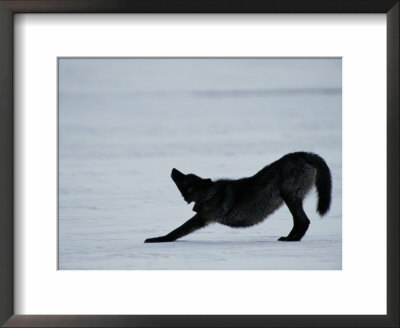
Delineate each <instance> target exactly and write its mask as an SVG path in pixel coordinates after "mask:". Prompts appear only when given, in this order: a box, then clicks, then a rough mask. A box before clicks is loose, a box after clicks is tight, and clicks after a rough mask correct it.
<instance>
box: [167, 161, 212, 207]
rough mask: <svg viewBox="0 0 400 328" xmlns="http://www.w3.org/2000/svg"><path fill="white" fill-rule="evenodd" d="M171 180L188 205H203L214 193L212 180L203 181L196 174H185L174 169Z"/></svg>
mask: <svg viewBox="0 0 400 328" xmlns="http://www.w3.org/2000/svg"><path fill="white" fill-rule="evenodd" d="M171 178H172V180H173V181H174V182H175V184H176V186H177V187H178V189H179V191H180V192H181V194H182V196H183V199H184V200H185V201H186V202H187V203H188V204H190V203H191V202H195V203H201V202H203V201H204V200H207V199H208V198H209V197H210V194H211V193H212V189H213V188H212V186H213V182H212V181H211V179H202V178H200V177H199V176H197V175H195V174H183V173H182V172H180V171H178V170H177V169H175V168H174V169H172V172H171Z"/></svg>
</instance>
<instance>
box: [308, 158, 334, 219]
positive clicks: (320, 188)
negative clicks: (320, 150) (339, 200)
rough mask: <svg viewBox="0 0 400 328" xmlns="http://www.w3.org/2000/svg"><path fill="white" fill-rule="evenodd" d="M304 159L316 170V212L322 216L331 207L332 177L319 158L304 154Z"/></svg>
mask: <svg viewBox="0 0 400 328" xmlns="http://www.w3.org/2000/svg"><path fill="white" fill-rule="evenodd" d="M304 159H305V160H306V161H307V162H308V163H309V164H310V165H312V166H313V167H314V168H315V169H316V170H317V175H316V179H315V186H316V187H317V193H318V205H317V212H318V213H319V214H320V215H321V216H323V215H325V214H326V213H327V212H328V211H329V208H330V207H331V194H332V177H331V171H330V170H329V167H328V165H327V164H326V162H325V161H324V160H323V158H321V157H320V156H318V155H316V154H312V153H304Z"/></svg>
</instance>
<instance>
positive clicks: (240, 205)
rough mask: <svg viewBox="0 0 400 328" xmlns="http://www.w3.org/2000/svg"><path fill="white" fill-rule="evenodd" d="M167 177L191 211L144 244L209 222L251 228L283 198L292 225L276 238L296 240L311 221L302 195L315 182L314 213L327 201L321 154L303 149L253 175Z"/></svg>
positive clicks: (327, 176)
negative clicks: (179, 222)
mask: <svg viewBox="0 0 400 328" xmlns="http://www.w3.org/2000/svg"><path fill="white" fill-rule="evenodd" d="M171 178H172V180H173V181H174V182H175V184H176V186H177V187H178V189H179V191H180V192H181V194H182V196H183V198H184V200H185V201H186V202H187V203H192V202H193V203H194V207H193V211H194V212H196V214H195V215H194V216H193V217H192V218H191V219H189V220H188V221H187V222H185V223H184V224H183V225H181V226H180V227H178V228H177V229H175V230H173V231H171V232H170V233H169V234H167V235H165V236H162V237H156V238H149V239H146V240H145V243H157V242H171V241H174V240H177V239H179V238H181V237H183V236H186V235H187V234H189V233H192V232H194V231H196V230H198V229H200V228H204V227H205V226H207V225H208V224H210V223H213V222H217V223H221V224H224V225H227V226H230V227H233V228H241V227H250V226H253V225H255V224H257V223H260V222H261V221H263V220H264V219H265V218H266V217H267V216H269V215H270V214H272V213H273V212H274V211H275V210H276V209H278V208H279V207H280V206H281V205H282V204H283V203H285V204H286V205H287V207H288V208H289V211H290V213H291V214H292V216H293V228H292V230H291V231H290V232H289V234H288V235H287V236H286V237H280V238H279V239H278V240H280V241H300V240H301V238H302V237H303V236H304V234H305V233H306V231H307V229H308V226H309V225H310V220H309V219H308V217H307V215H306V213H305V212H304V209H303V200H304V198H305V197H306V195H307V194H308V192H309V191H310V189H311V188H312V187H313V186H314V184H315V186H316V189H317V194H318V204H317V212H318V213H319V214H320V215H321V216H323V215H325V214H326V213H327V212H328V210H329V208H330V204H331V191H332V178H331V173H330V170H329V167H328V165H327V164H326V162H325V161H324V159H322V158H321V157H320V156H318V155H316V154H313V153H308V152H295V153H290V154H287V155H285V156H283V157H282V158H280V159H279V160H277V161H275V162H273V163H271V164H269V165H267V166H266V167H264V168H263V169H262V170H260V171H259V172H257V173H256V174H255V175H253V176H251V177H247V178H242V179H238V180H228V179H221V180H216V181H212V180H211V179H203V178H201V177H199V176H197V175H195V174H191V173H190V174H183V173H182V172H180V171H178V170H177V169H175V168H174V169H172V172H171Z"/></svg>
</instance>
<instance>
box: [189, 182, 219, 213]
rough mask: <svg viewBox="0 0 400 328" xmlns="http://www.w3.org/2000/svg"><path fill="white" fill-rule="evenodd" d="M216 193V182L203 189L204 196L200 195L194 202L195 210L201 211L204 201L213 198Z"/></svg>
mask: <svg viewBox="0 0 400 328" xmlns="http://www.w3.org/2000/svg"><path fill="white" fill-rule="evenodd" d="M216 193H217V188H215V186H214V184H213V185H212V186H210V187H208V188H205V189H204V190H202V192H201V194H202V196H201V197H199V198H200V199H197V200H195V202H194V206H193V211H194V212H199V211H200V208H201V205H203V203H205V202H206V201H208V200H210V199H212V198H213V197H214V196H215V194H216Z"/></svg>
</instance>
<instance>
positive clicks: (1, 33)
mask: <svg viewBox="0 0 400 328" xmlns="http://www.w3.org/2000/svg"><path fill="white" fill-rule="evenodd" d="M399 8H400V5H399V0H88V1H82V0H81V1H79V0H27V1H20V0H0V154H1V155H0V324H1V325H2V326H4V327H169V326H171V327H200V326H201V327H399V307H400V304H399V278H398V277H399V149H400V147H399V91H398V90H399V29H400V25H399V11H400V9H399ZM17 13H384V14H386V17H387V315H326V316H325V315H288V316H285V315H252V316H244V315H238V316H229V315H212V316H207V315H193V316H190V315H148V316H146V315H132V316H130V315H116V316H115V315H93V316H90V315H34V316H32V315H15V314H14V306H13V303H14V297H13V290H14V288H13V284H14V278H13V277H14V270H13V219H14V203H13V200H14V164H15V163H14V160H13V154H14V137H13V134H14V126H13V124H14V112H13V56H14V54H13V28H14V23H13V20H14V14H17Z"/></svg>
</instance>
